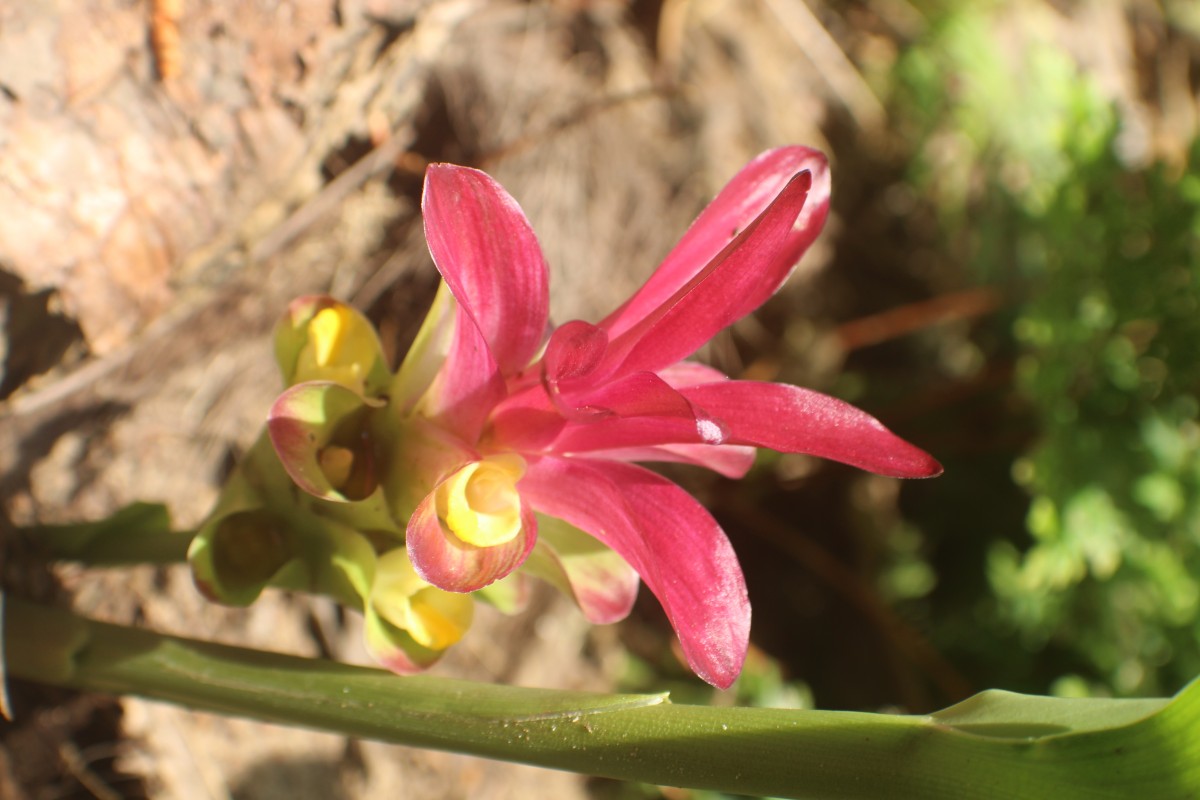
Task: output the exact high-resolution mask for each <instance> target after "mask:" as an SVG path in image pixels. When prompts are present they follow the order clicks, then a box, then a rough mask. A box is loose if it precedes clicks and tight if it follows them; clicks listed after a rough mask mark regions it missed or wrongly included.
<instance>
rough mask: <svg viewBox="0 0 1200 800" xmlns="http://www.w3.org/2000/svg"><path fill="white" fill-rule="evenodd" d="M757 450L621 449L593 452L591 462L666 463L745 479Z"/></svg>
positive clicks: (717, 447)
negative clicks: (702, 468)
mask: <svg viewBox="0 0 1200 800" xmlns="http://www.w3.org/2000/svg"><path fill="white" fill-rule="evenodd" d="M757 452H758V451H757V449H756V448H754V447H743V446H738V445H729V444H721V445H714V444H664V445H658V446H657V447H622V448H610V449H607V450H593V451H591V452H589V453H588V458H603V459H605V460H608V461H666V462H670V463H673V464H691V465H693V466H697V467H704V468H705V469H711V470H712V471H713V472H715V473H717V474H718V475H723V476H725V477H726V478H734V479H737V478H744V477H745V476H746V473H747V472H749V471H750V468H751V467H752V466H754V456H755V453H757Z"/></svg>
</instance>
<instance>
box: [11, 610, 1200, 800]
mask: <svg viewBox="0 0 1200 800" xmlns="http://www.w3.org/2000/svg"><path fill="white" fill-rule="evenodd" d="M5 636H6V645H7V658H8V670H9V674H10V675H13V676H16V677H20V678H25V679H29V680H35V681H41V682H47V683H53V684H58V685H63V686H70V687H75V688H79V689H88V690H94V691H101V692H111V693H115V694H137V695H141V696H144V697H148V698H152V699H157V700H165V701H168V702H173V703H178V704H180V705H184V706H188V707H191V708H196V709H204V710H208V711H217V712H223V713H228V714H235V715H238V716H245V717H252V718H255V719H259V720H264V721H268V722H276V723H283V724H290V725H301V726H307V727H313V728H319V729H322V730H326V731H334V732H338V733H343V734H346V735H348V736H355V737H364V738H371V739H380V740H383V741H389V742H396V743H400V744H406V745H412V746H417V747H429V748H437V749H444V750H453V751H457V752H460V753H467V754H472V755H477V756H485V757H488V758H497V759H504V760H508V761H519V762H524V763H527V764H534V765H538V766H543V767H551V768H554V769H563V770H571V771H575V772H582V773H587V774H593V775H603V776H607V777H612V778H622V779H628V780H637V781H645V782H649V783H655V784H663V785H673V786H688V787H693V788H705V789H716V790H722V791H729V792H736V793H741V794H760V795H771V796H779V797H814V796H816V797H825V798H864V799H865V798H878V797H922V798H931V799H933V800H936V799H937V798H956V799H966V798H993V797H1014V798H1015V797H1022V798H1031V797H1054V798H1073V797H1127V796H1133V795H1131V794H1130V793H1131V792H1134V791H1136V792H1138V793H1139V794H1140V795H1141V796H1146V797H1183V796H1189V795H1188V794H1187V792H1194V791H1196V790H1197V788H1200V759H1198V758H1196V755H1197V753H1196V752H1195V751H1196V746H1195V745H1192V744H1190V742H1191V741H1193V740H1200V737H1196V736H1195V733H1196V731H1197V729H1198V728H1200V702H1198V700H1200V698H1197V696H1196V692H1195V691H1191V692H1186V693H1184V694H1183V695H1181V696H1180V698H1179V700H1177V701H1176V702H1173V703H1171V704H1170V705H1166V703H1165V701H1107V702H1108V703H1113V704H1118V705H1114V706H1112V707H1111V708H1112V713H1106V714H1105V715H1104V716H1105V717H1106V719H1107V722H1108V724H1110V725H1115V727H1110V728H1099V729H1097V728H1096V726H1095V725H1094V724H1092V725H1091V729H1088V730H1084V731H1082V732H1078V733H1072V734H1070V735H1053V734H1054V732H1055V731H1069V730H1071V728H1070V726H1069V725H1062V724H1056V723H1055V720H1054V719H1053V716H1054V713H1055V712H1054V711H1053V709H1054V708H1062V706H1055V704H1061V703H1064V702H1065V703H1069V702H1070V701H1058V700H1052V699H1049V698H1023V699H1024V700H1026V701H1029V700H1032V701H1033V702H1034V705H1036V706H1037V707H1038V708H1039V709H1040V710H1039V711H1038V712H1037V714H1035V719H1034V720H1032V721H1031V720H1028V719H1025V716H1026V715H1025V714H1024V713H1023V712H1022V713H1018V714H1016V715H1015V716H1014V715H1013V714H1008V715H1007V716H1006V717H1004V719H1003V720H1001V721H999V722H997V721H996V718H995V712H988V713H983V714H981V713H980V712H979V710H978V704H979V703H985V701H980V700H979V699H978V698H976V700H977V701H978V703H977V705H976V707H974V708H973V707H971V706H970V705H969V703H970V702H971V701H968V704H962V705H960V706H956V707H955V708H954V709H952V710H950V711H948V712H939V715H934V716H928V717H909V716H891V715H881V714H863V713H852V712H827V711H791V710H776V709H750V708H709V707H703V706H687V705H673V704H671V703H669V702H667V700H666V698H665V697H664V696H660V695H596V694H589V693H583V692H561V691H549V690H539V689H525V688H516V687H509V686H496V685H491V684H477V683H468V682H463V681H455V680H447V679H443V678H433V677H427V676H420V677H409V678H399V677H397V676H395V675H392V674H391V673H387V672H383V671H381V670H376V669H368V668H364V667H355V666H349V665H345V664H339V663H335V662H330V661H321V660H315V659H304V658H296V657H292V656H285V655H280V654H275V653H266V652H261V651H256V650H247V649H243V648H238V647H230V646H225V645H217V644H212V643H207V642H199V641H194V640H189V639H182V638H178V637H172V636H163V635H161V634H157V633H153V632H150V631H144V630H137V629H134V628H128V627H121V626H116V625H109V624H105V623H100V622H95V621H92V620H88V619H85V618H82V617H79V616H76V615H73V614H71V613H69V612H66V611H62V610H58V609H52V608H47V607H43V606H39V605H34V604H31V603H28V602H25V601H21V600H16V599H11V598H10V599H9V602H8V608H7V620H6V634H5ZM1195 688H1196V687H1195V686H1194V687H1193V689H1195ZM980 697H986V696H980ZM1008 697H1017V698H1019V697H1020V696H1016V695H1008ZM1185 699H1186V700H1188V702H1187V703H1183V702H1182V701H1183V700H1185ZM1122 703H1123V704H1124V705H1120V704H1122ZM1018 705H1021V704H1020V703H1018ZM1023 707H1024V708H1026V709H1029V708H1031V707H1033V706H1030V705H1028V704H1025V705H1024V706H1023ZM1156 712H1157V713H1156ZM989 713H990V714H991V716H989ZM942 714H944V716H940V715H942ZM1093 716H1095V714H1093ZM989 720H991V721H989ZM1085 727H1086V726H1085ZM1038 731H1040V732H1041V733H1040V735H1039V733H1038Z"/></svg>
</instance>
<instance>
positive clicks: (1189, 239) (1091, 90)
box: [895, 4, 1200, 694]
mask: <svg viewBox="0 0 1200 800" xmlns="http://www.w3.org/2000/svg"><path fill="white" fill-rule="evenodd" d="M1003 11H1004V8H1003V7H1002V6H1001V5H998V4H971V5H963V6H939V7H937V8H936V9H934V10H932V11H931V16H930V20H931V21H930V24H929V26H928V28H927V29H926V30H925V32H924V33H923V34H922V35H921V36H920V37H919V38H918V39H917V40H916V41H914V42H913V43H912V45H911V46H910V47H909V48H908V49H907V51H906V52H904V53H903V54H902V55H901V57H900V59H899V61H898V63H897V72H896V74H897V75H898V80H897V86H896V95H895V101H896V102H895V107H896V108H897V109H898V110H899V116H900V117H901V118H902V120H903V124H902V125H901V130H902V131H904V134H905V136H906V137H907V138H908V141H909V142H910V144H911V146H912V147H913V148H914V150H915V152H916V154H917V158H916V160H915V162H914V167H913V170H912V173H911V177H912V180H913V182H914V184H915V185H916V186H917V187H918V191H920V192H922V193H924V194H925V195H926V196H929V197H932V198H933V200H934V202H935V205H936V211H937V214H938V219H939V224H940V225H941V229H942V236H943V237H944V239H945V241H946V242H948V243H950V247H951V248H952V249H953V250H955V251H956V252H957V253H958V254H960V256H961V257H962V259H963V263H964V264H965V265H967V270H968V273H969V274H968V276H967V279H968V280H976V281H982V282H991V283H1001V284H1004V285H1005V287H1006V289H1007V291H1008V292H1009V293H1010V295H1011V296H1013V297H1014V298H1016V303H1017V305H1016V307H1015V309H1014V310H1013V315H1012V317H1011V322H1012V325H1011V331H1010V337H1011V338H1010V339H1009V340H1008V343H1007V345H1006V348H1007V347H1011V348H1013V349H1015V351H1016V352H1017V353H1018V360H1017V368H1016V375H1015V379H1014V380H1015V384H1016V387H1017V389H1018V390H1019V391H1020V392H1021V393H1022V395H1023V396H1024V397H1025V398H1026V399H1027V401H1028V403H1029V404H1030V406H1031V408H1032V410H1033V413H1034V416H1035V419H1036V425H1037V429H1038V430H1037V438H1036V440H1035V442H1034V444H1033V446H1032V447H1031V449H1029V451H1028V452H1026V453H1023V454H1020V455H1019V456H1018V457H1017V458H1016V460H1015V462H1014V465H1013V477H1014V479H1015V480H1016V481H1017V482H1018V483H1019V484H1020V485H1021V486H1022V487H1024V489H1025V490H1026V491H1027V492H1028V494H1029V496H1030V498H1031V504H1030V510H1029V513H1028V516H1027V520H1026V525H1027V528H1028V533H1029V534H1030V536H1031V537H1032V542H1031V544H1029V546H1027V547H1022V546H1019V545H1017V544H1014V543H1013V540H1012V539H1011V538H1010V539H1008V540H1005V541H997V542H994V543H993V546H992V548H991V552H990V554H989V558H988V565H987V571H988V575H989V578H990V584H991V587H992V590H993V591H994V593H995V600H994V603H995V608H994V609H993V611H992V616H993V619H994V620H996V622H997V626H998V627H1004V626H1008V627H1010V628H1015V630H1016V632H1017V633H1018V634H1019V636H1020V637H1021V639H1022V640H1023V643H1024V644H1025V645H1026V647H1027V648H1028V649H1030V650H1037V649H1039V648H1044V647H1047V646H1053V647H1056V648H1059V649H1063V650H1066V651H1068V652H1071V653H1074V654H1075V655H1076V656H1077V657H1078V659H1079V664H1080V665H1081V666H1080V670H1081V673H1082V674H1081V675H1079V676H1070V675H1068V676H1053V675H1050V676H1044V677H1045V679H1046V681H1047V683H1049V682H1050V681H1053V680H1054V679H1055V677H1061V678H1062V679H1060V680H1059V681H1058V682H1057V683H1056V684H1055V685H1056V686H1057V687H1058V688H1059V689H1061V690H1062V691H1064V692H1067V693H1072V694H1078V693H1082V692H1085V691H1091V692H1096V693H1107V692H1115V693H1118V694H1145V693H1153V692H1158V691H1164V690H1170V689H1172V688H1178V687H1179V686H1181V685H1183V683H1184V682H1185V681H1186V680H1188V679H1189V678H1190V677H1191V676H1193V675H1195V674H1196V672H1197V671H1198V670H1200V621H1198V619H1197V618H1198V613H1197V612H1198V609H1200V582H1198V577H1200V427H1198V426H1197V417H1198V410H1200V403H1198V401H1197V393H1198V392H1200V348H1198V347H1197V342H1200V176H1198V175H1197V174H1195V173H1194V172H1190V171H1186V170H1184V171H1182V172H1181V171H1179V170H1171V169H1169V168H1168V167H1166V166H1164V165H1153V166H1150V167H1147V168H1136V167H1132V166H1129V165H1127V164H1126V163H1123V161H1122V160H1121V158H1120V157H1119V155H1118V154H1119V153H1120V152H1121V151H1122V149H1123V148H1124V147H1125V146H1127V144H1128V142H1127V141H1125V140H1123V139H1122V136H1123V135H1124V133H1125V132H1126V131H1125V129H1124V128H1123V125H1122V120H1121V117H1120V115H1119V114H1118V112H1117V111H1116V109H1115V107H1114V106H1113V105H1111V104H1110V103H1109V102H1108V101H1107V100H1106V99H1105V98H1104V97H1103V95H1102V93H1101V92H1100V91H1099V89H1098V87H1097V86H1096V85H1095V83H1094V82H1093V80H1092V79H1091V78H1090V77H1089V76H1088V75H1086V74H1085V73H1083V72H1081V71H1080V70H1079V68H1078V67H1077V66H1076V64H1075V63H1074V62H1073V61H1072V60H1071V58H1070V57H1069V56H1068V55H1067V54H1066V53H1065V52H1064V51H1063V50H1062V49H1061V48H1060V47H1058V46H1057V45H1056V44H1055V42H1054V41H1053V39H1052V35H1051V33H1050V30H1051V26H1048V25H1041V24H1039V23H1040V22H1045V21H1046V20H1044V19H1042V17H1040V16H1039V15H1040V14H1044V13H1046V12H1045V11H1039V10H1038V9H1036V8H1034V7H1032V6H1031V7H1029V8H1026V7H1024V6H1023V11H1024V13H1023V14H1020V15H1015V16H1014V15H1008V16H1005V14H1004V13H1003ZM1014 20H1015V21H1014ZM998 32H1000V33H1002V34H1004V35H998ZM1188 161H1189V163H1191V164H1192V165H1195V164H1197V163H1200V142H1198V143H1196V144H1195V145H1193V147H1192V149H1191V152H1190V153H1189V159H1188ZM996 646H997V647H998V648H999V647H1005V646H1007V645H1004V644H1003V643H1002V642H999V641H998V642H997V645H996Z"/></svg>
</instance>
